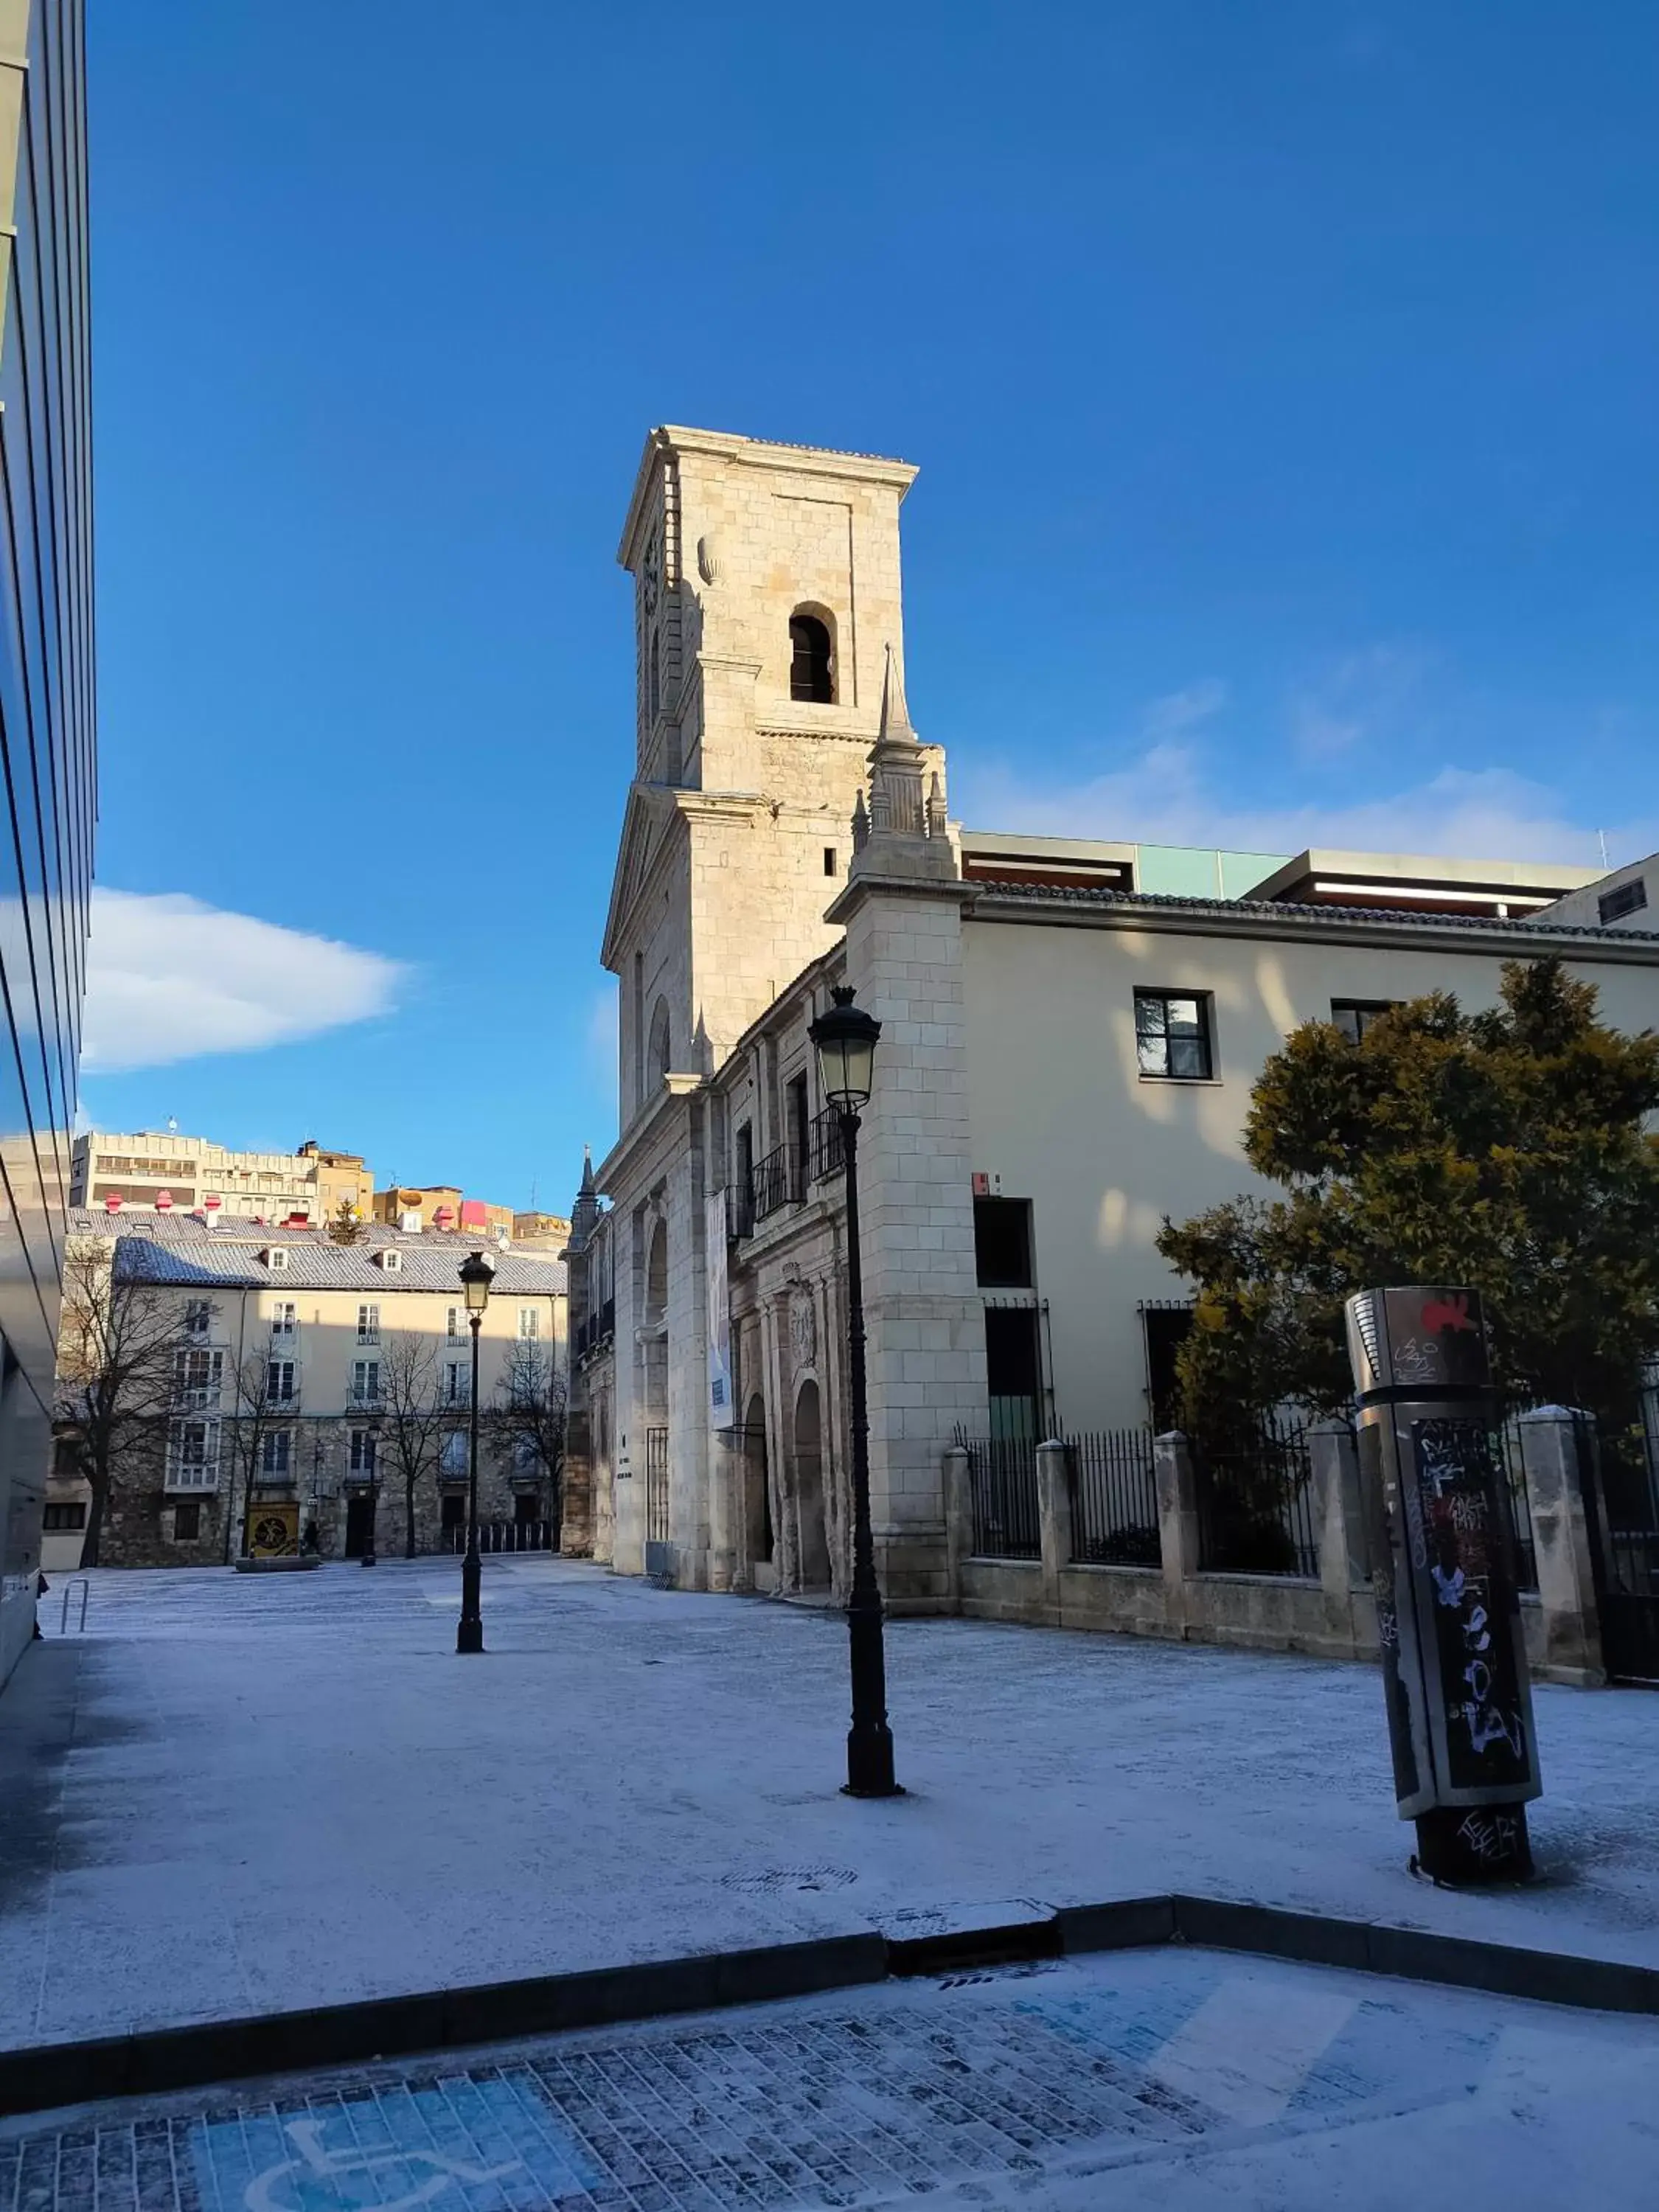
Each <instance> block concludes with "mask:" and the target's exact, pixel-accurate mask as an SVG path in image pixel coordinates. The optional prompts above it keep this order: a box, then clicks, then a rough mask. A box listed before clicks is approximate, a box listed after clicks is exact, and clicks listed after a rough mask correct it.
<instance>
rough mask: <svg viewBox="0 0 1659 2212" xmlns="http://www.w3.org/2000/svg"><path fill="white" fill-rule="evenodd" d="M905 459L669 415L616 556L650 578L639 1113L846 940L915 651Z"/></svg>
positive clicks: (621, 894)
mask: <svg viewBox="0 0 1659 2212" xmlns="http://www.w3.org/2000/svg"><path fill="white" fill-rule="evenodd" d="M915 473H916V472H915V469H914V468H912V467H911V466H910V465H909V464H908V462H904V461H895V460H882V459H875V458H873V457H871V456H868V455H865V454H855V453H832V452H829V451H827V450H824V449H823V448H821V447H812V446H786V445H774V444H770V443H768V442H766V441H762V440H759V439H754V438H742V437H734V436H728V435H724V434H721V433H719V432H715V431H708V430H688V429H680V428H662V429H657V430H653V432H652V433H651V435H650V436H649V437H648V438H647V441H646V447H645V453H644V458H643V459H642V460H641V464H640V471H639V476H638V479H637V481H636V483H635V489H634V496H633V500H632V502H631V504H630V505H629V512H628V520H627V525H626V526H625V528H624V530H623V538H622V544H621V546H620V549H619V550H618V555H617V557H618V559H619V560H620V561H621V562H622V565H623V567H624V568H627V569H628V570H629V573H630V574H632V576H633V578H634V585H635V592H634V615H635V657H636V669H637V694H636V744H637V764H636V769H635V781H634V784H633V786H632V788H631V790H630V792H629V802H628V812H627V818H626V821H625V823H624V825H623V836H622V844H621V849H620V851H619V854H618V856H617V873H616V879H615V884H614V888H613V890H612V893H611V910H610V915H609V917H608V920H607V923H606V927H605V947H604V952H603V956H602V957H603V958H604V961H605V966H606V967H607V968H609V969H611V971H612V973H613V974H615V975H617V978H618V981H619V982H620V984H621V987H622V988H621V1023H620V1027H621V1042H620V1059H621V1070H620V1073H621V1086H620V1088H621V1121H622V1126H623V1129H624V1130H626V1129H627V1128H628V1127H629V1124H630V1123H631V1122H632V1121H634V1120H635V1118H636V1117H637V1115H639V1114H640V1113H641V1110H642V1109H644V1108H645V1107H646V1106H647V1105H649V1104H650V1103H652V1102H653V1100H654V1099H655V1098H656V1097H657V1096H658V1095H659V1092H660V1090H661V1087H662V1083H663V1079H664V1078H665V1076H667V1075H669V1074H702V1073H708V1071H709V1070H711V1069H712V1068H713V1067H714V1066H717V1065H718V1064H719V1062H720V1060H722V1059H723V1058H724V1057H725V1055H726V1054H727V1053H728V1052H729V1051H730V1050H731V1048H732V1046H733V1044H734V1043H735V1042H736V1041H737V1039H738V1037H739V1036H741V1035H742V1033H743V1032H744V1030H745V1029H747V1028H748V1026H749V1025H750V1023H751V1022H753V1021H754V1020H755V1019H756V1018H757V1017H758V1016H759V1015H760V1014H761V1013H762V1012H763V1011H764V1010H765V1008H766V1007H767V1006H769V1005H770V1004H771V1002H772V1000H773V999H774V998H775V997H776V995H777V994H778V993H779V992H780V991H781V989H782V987H784V985H785V984H786V983H787V982H788V981H789V980H790V979H791V977H793V976H794V975H798V974H799V971H800V970H801V969H803V968H805V966H807V965H808V963H810V962H811V961H812V960H814V959H816V958H817V957H818V955H819V954H820V953H822V952H823V951H826V950H827V949H828V947H829V945H831V944H833V943H834V941H835V939H836V934H837V932H836V928H835V927H833V926H832V925H830V924H829V923H827V922H826V921H824V919H823V915H824V909H825V908H827V907H828V906H829V904H830V903H831V902H832V901H833V900H834V899H835V898H836V896H837V895H838V893H839V892H840V890H842V887H843V886H844V884H845V883H846V881H847V877H848V869H849V866H850V863H851V860H852V823H853V817H854V810H855V807H856V806H857V805H858V804H859V803H860V795H861V793H862V792H863V789H864V787H865V780H866V764H867V763H868V762H869V759H870V755H871V749H872V745H873V744H874V743H875V741H876V738H877V737H878V732H879V729H880V726H881V710H882V700H883V693H884V677H885V675H886V671H887V668H888V665H889V658H890V654H891V658H892V659H893V661H894V663H895V664H896V665H899V666H902V655H903V636H904V633H903V605H902V586H901V581H900V571H899V504H900V502H901V501H902V499H903V497H904V495H905V493H906V491H907V490H908V489H909V486H910V483H911V482H912V480H913V478H914V477H915Z"/></svg>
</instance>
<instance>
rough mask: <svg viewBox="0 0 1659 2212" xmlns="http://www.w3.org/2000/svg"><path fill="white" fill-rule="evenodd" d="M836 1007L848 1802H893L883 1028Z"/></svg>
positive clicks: (844, 998) (832, 1041)
mask: <svg viewBox="0 0 1659 2212" xmlns="http://www.w3.org/2000/svg"><path fill="white" fill-rule="evenodd" d="M831 995H832V997H833V998H834V1000H835V1004H834V1005H833V1006H830V1007H829V1010H828V1011H827V1012H824V1013H822V1014H820V1015H819V1016H818V1018H817V1021H815V1022H814V1023H813V1024H812V1026H811V1030H810V1032H809V1034H810V1036H811V1039H812V1044H813V1048H814V1049H815V1051H816V1052H817V1059H818V1076H819V1079H820V1081H821V1083H822V1085H823V1096H824V1099H825V1102H826V1103H828V1104H829V1106H830V1107H831V1108H832V1109H833V1110H834V1112H835V1114H836V1118H837V1120H838V1121H839V1122H840V1124H841V1146H842V1162H843V1164H844V1165H845V1168H846V1171H847V1339H848V1382H849V1384H850V1395H851V1399H852V1405H851V1414H852V1431H853V1588H852V1593H851V1595H850V1596H849V1597H848V1601H847V1635H848V1656H849V1657H850V1659H851V1662H852V1674H853V1725H852V1727H851V1728H850V1729H848V1733H847V1781H846V1785H845V1787H846V1790H847V1794H848V1796H849V1797H896V1796H900V1795H901V1794H902V1793H901V1790H900V1788H899V1784H897V1782H896V1781H895V1779H894V1778H893V1732H892V1730H891V1729H890V1728H889V1727H888V1725H887V1658H886V1653H885V1651H884V1649H883V1644H882V1612H881V1589H880V1585H879V1584H878V1583H877V1581H876V1553H875V1543H874V1540H873V1538H872V1535H871V1532H870V1413H869V1407H868V1404H867V1402H866V1389H865V1375H864V1269H863V1264H862V1260H861V1256H860V1250H859V1115H860V1113H861V1112H862V1110H863V1109H864V1108H865V1107H866V1106H867V1105H868V1104H869V1103H870V1093H871V1090H872V1083H873V1078H874V1069H875V1056H876V1040H877V1038H878V1037H879V1036H880V1035H881V1024H880V1023H879V1022H878V1021H877V1020H876V1018H875V1017H874V1016H873V1015H872V1014H868V1013H866V1012H865V1011H864V1009H863V1007H862V1006H855V1005H854V1003H853V992H852V989H851V987H849V986H848V985H847V984H844V983H843V984H838V985H837V986H836V989H835V990H834V992H833V993H832V994H831Z"/></svg>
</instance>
